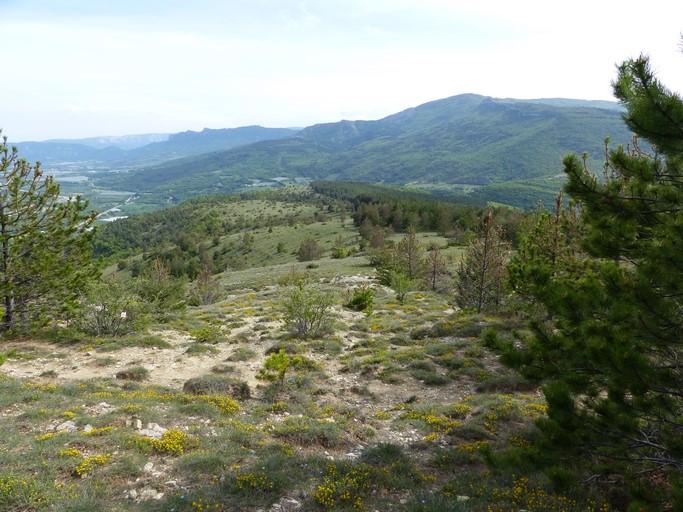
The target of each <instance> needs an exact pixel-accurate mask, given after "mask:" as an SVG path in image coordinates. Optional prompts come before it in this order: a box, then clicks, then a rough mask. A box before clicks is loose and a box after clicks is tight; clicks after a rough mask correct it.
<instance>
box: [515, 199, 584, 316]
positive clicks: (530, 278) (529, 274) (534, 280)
mask: <svg viewBox="0 0 683 512" xmlns="http://www.w3.org/2000/svg"><path fill="white" fill-rule="evenodd" d="M581 234H582V223H581V218H580V215H579V210H578V208H577V207H576V205H574V204H571V205H569V206H568V207H565V205H564V196H563V194H561V193H560V194H558V196H557V197H556V199H555V208H554V210H553V212H549V211H548V210H546V209H545V208H543V207H542V205H539V206H538V207H537V208H536V212H535V214H534V216H533V217H532V218H531V223H530V225H528V226H527V227H526V228H523V229H522V232H521V234H520V235H519V243H518V246H517V250H516V251H515V254H514V256H513V257H512V258H511V260H510V263H509V264H508V265H507V273H508V277H507V279H508V285H509V288H510V289H511V291H513V292H514V294H513V295H514V298H515V299H517V301H518V302H519V303H520V304H523V305H524V306H525V307H524V308H523V309H525V313H527V314H530V313H531V314H535V315H544V314H546V312H545V311H544V310H543V308H542V306H541V305H540V304H539V303H538V301H537V300H536V299H535V294H536V293H537V288H539V287H542V286H545V283H546V281H547V279H549V278H552V277H557V276H559V275H560V274H567V273H571V274H572V275H576V274H578V273H580V272H582V265H583V264H584V262H585V253H584V252H583V251H582V250H581V248H580V237H581ZM529 262H533V264H532V265H529Z"/></svg>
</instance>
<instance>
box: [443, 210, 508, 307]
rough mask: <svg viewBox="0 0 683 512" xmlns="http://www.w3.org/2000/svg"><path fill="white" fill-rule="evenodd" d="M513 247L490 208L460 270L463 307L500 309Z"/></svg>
mask: <svg viewBox="0 0 683 512" xmlns="http://www.w3.org/2000/svg"><path fill="white" fill-rule="evenodd" d="M509 254H510V246H509V244H508V243H506V242H504V241H503V233H502V230H501V228H500V227H498V226H496V224H495V223H494V220H493V211H492V210H491V208H489V209H488V211H487V212H486V214H485V215H484V216H483V218H482V220H481V227H480V231H479V237H478V238H477V239H475V240H474V241H473V242H472V244H471V245H470V246H469V247H468V248H467V252H466V254H465V257H464V258H463V260H462V261H461V263H460V268H458V270H457V272H456V274H457V275H456V282H455V302H456V304H457V305H458V306H459V307H460V308H462V309H472V310H474V311H476V312H477V313H481V312H482V311H497V310H498V308H499V307H500V305H501V301H502V299H503V288H504V281H505V275H506V271H505V264H506V263H507V258H508V256H509Z"/></svg>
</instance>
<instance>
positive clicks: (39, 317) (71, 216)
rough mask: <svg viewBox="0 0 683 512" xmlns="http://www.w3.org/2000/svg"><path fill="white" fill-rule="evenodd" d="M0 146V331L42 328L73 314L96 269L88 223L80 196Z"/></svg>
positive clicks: (90, 217) (91, 218) (90, 221)
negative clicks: (67, 194) (63, 191)
mask: <svg viewBox="0 0 683 512" xmlns="http://www.w3.org/2000/svg"><path fill="white" fill-rule="evenodd" d="M59 190H60V189H59V185H58V184H57V183H55V181H54V179H53V178H52V177H51V176H45V175H43V172H42V170H41V168H40V165H39V164H36V165H35V166H32V165H30V164H29V163H28V162H26V160H24V159H21V158H19V155H18V153H17V150H16V148H12V149H10V148H9V147H8V145H7V138H6V137H5V138H3V142H2V143H1V144H0V300H1V301H2V305H1V306H2V308H3V311H2V324H1V326H0V327H1V328H2V330H5V331H7V330H12V329H16V328H17V327H19V326H26V325H28V324H32V323H34V322H38V323H46V322H48V321H50V320H51V319H53V318H55V317H58V316H59V315H61V314H65V313H68V312H70V311H71V310H72V309H73V306H74V305H75V303H76V301H77V300H78V297H79V295H80V293H81V291H82V290H83V287H84V286H85V284H86V282H87V281H88V280H89V279H90V278H92V277H94V275H95V274H96V273H97V269H96V268H94V266H93V265H92V261H91V259H92V258H91V256H92V237H93V234H94V233H93V230H92V224H93V222H94V220H95V214H94V213H92V214H87V213H86V208H87V204H86V203H85V202H84V201H82V200H81V198H80V197H75V198H62V197H60V195H59Z"/></svg>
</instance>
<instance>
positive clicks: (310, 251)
mask: <svg viewBox="0 0 683 512" xmlns="http://www.w3.org/2000/svg"><path fill="white" fill-rule="evenodd" d="M324 252H325V250H324V249H323V248H322V247H321V246H320V244H319V243H318V242H317V241H316V240H315V239H313V238H307V239H306V240H304V241H303V242H301V245H299V250H298V251H297V259H298V260H299V261H313V260H319V259H320V258H322V257H323V253H324Z"/></svg>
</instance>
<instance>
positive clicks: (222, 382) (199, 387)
mask: <svg viewBox="0 0 683 512" xmlns="http://www.w3.org/2000/svg"><path fill="white" fill-rule="evenodd" d="M183 393H187V394H188V395H230V396H234V397H237V398H240V399H246V398H249V397H250V396H251V390H250V389H249V384H247V383H246V382H244V381H236V380H235V379H232V378H229V377H225V376H223V375H202V376H201V377H195V378H192V379H190V380H188V381H187V382H185V384H183Z"/></svg>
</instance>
